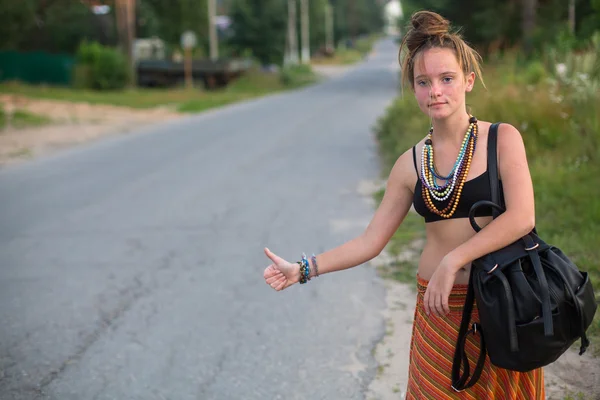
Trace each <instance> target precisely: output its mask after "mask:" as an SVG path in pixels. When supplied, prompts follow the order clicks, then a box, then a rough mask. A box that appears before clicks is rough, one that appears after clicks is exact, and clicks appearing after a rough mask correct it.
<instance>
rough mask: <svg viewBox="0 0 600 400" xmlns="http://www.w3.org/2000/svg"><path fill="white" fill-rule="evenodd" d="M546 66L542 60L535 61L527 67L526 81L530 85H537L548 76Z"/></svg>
mask: <svg viewBox="0 0 600 400" xmlns="http://www.w3.org/2000/svg"><path fill="white" fill-rule="evenodd" d="M546 75H547V74H546V68H545V67H544V64H542V63H541V62H540V61H533V62H531V63H529V64H528V65H527V68H526V69H525V81H526V83H527V84H529V85H537V84H538V83H540V82H542V80H543V79H544V78H545V77H546Z"/></svg>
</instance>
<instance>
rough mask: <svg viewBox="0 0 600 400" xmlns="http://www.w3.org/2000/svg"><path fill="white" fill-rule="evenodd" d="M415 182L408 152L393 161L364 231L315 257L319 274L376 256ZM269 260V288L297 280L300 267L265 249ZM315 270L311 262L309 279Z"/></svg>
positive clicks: (406, 205)
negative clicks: (381, 198) (380, 197)
mask: <svg viewBox="0 0 600 400" xmlns="http://www.w3.org/2000/svg"><path fill="white" fill-rule="evenodd" d="M414 183H415V173H414V167H413V163H412V153H411V151H407V152H406V153H404V154H403V155H402V156H400V158H398V160H397V161H396V163H395V165H394V167H393V168H392V171H391V172H390V176H389V178H388V181H387V187H386V191H385V194H384V196H383V200H382V201H381V204H380V205H379V207H378V208H377V211H376V212H375V214H374V216H373V218H372V220H371V222H370V223H369V225H368V226H367V228H366V229H365V231H364V232H363V233H362V234H361V235H360V236H357V237H356V238H354V239H352V240H350V241H348V242H346V243H344V244H342V245H340V246H338V247H335V248H333V249H331V250H328V251H326V252H324V253H322V254H319V255H317V257H316V260H317V266H318V269H319V275H323V274H327V273H330V272H334V271H341V270H344V269H348V268H351V267H354V266H357V265H360V264H363V263H364V262H366V261H369V260H371V259H372V258H374V257H376V256H377V255H378V254H379V253H381V251H382V250H383V248H384V247H385V245H386V244H387V243H388V241H389V240H390V238H391V237H392V235H393V234H394V232H395V231H396V230H397V229H398V227H399V226H400V224H401V223H402V221H403V220H404V217H405V216H406V214H407V213H408V211H409V209H410V207H411V204H412V190H411V187H412V186H414ZM265 254H266V255H267V257H269V258H270V259H271V261H272V264H271V265H269V266H268V267H267V268H266V269H265V272H264V277H265V280H266V282H267V284H269V285H270V286H271V287H272V288H274V289H276V290H282V289H285V288H287V287H289V286H291V285H293V284H294V283H296V282H298V281H299V279H300V266H299V265H298V264H296V263H290V262H288V261H286V260H284V259H282V258H281V257H279V256H277V255H276V254H274V253H272V252H271V251H269V250H268V249H265ZM314 274H315V268H314V266H313V265H312V263H311V276H314Z"/></svg>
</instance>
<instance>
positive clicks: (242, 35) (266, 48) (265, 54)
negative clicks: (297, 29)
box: [229, 0, 287, 65]
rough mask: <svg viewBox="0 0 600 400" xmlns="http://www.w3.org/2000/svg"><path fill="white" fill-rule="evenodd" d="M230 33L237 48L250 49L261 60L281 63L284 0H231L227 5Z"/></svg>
mask: <svg viewBox="0 0 600 400" xmlns="http://www.w3.org/2000/svg"><path fill="white" fill-rule="evenodd" d="M230 17H231V19H232V30H233V33H232V37H231V38H230V39H229V43H230V45H231V46H233V47H234V48H235V49H236V50H237V52H239V53H242V52H244V51H246V50H250V51H251V52H252V54H253V55H254V56H255V57H256V58H257V59H258V60H259V61H260V62H261V63H262V64H263V65H267V64H277V65H279V64H281V63H282V62H283V54H284V51H285V40H286V23H287V2H284V1H282V0H235V1H234V2H233V3H232V5H231V12H230Z"/></svg>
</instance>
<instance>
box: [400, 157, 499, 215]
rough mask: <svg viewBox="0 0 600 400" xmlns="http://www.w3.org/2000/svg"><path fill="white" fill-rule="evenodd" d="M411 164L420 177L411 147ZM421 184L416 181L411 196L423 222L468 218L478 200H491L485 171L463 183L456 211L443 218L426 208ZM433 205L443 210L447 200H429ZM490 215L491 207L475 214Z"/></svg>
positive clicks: (481, 208) (488, 181)
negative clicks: (412, 163) (423, 219)
mask: <svg viewBox="0 0 600 400" xmlns="http://www.w3.org/2000/svg"><path fill="white" fill-rule="evenodd" d="M412 150H413V162H414V164H415V170H416V171H417V177H420V176H421V175H420V173H419V168H417V157H416V150H415V147H413V149H412ZM499 182H500V193H499V194H500V199H501V200H502V202H504V199H503V193H502V181H499ZM422 185H423V184H422V183H421V179H420V178H419V179H417V183H416V184H415V192H414V195H413V206H414V208H415V211H416V212H417V213H418V214H419V215H420V216H422V217H423V218H425V222H434V221H441V220H444V219H453V218H468V217H469V211H470V210H471V206H473V204H475V203H476V202H478V201H479V200H491V199H492V194H491V191H490V178H489V177H488V171H487V169H486V171H485V172H484V173H483V174H481V175H479V176H478V177H476V178H473V179H470V180H468V181H466V182H465V185H464V187H463V190H462V193H461V196H460V200H459V201H458V206H457V207H456V211H455V212H454V214H452V216H451V217H450V218H444V217H441V216H439V215H437V214H434V213H432V212H431V211H429V209H428V208H427V205H426V204H425V201H424V200H423V193H422ZM431 200H432V201H433V204H435V206H436V208H437V209H438V210H440V209H443V208H444V207H446V205H447V204H448V201H449V200H446V201H437V200H435V199H433V198H432V199H431ZM491 215H492V209H491V207H479V208H478V209H477V211H476V213H475V216H476V217H488V216H491Z"/></svg>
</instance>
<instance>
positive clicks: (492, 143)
mask: <svg viewBox="0 0 600 400" xmlns="http://www.w3.org/2000/svg"><path fill="white" fill-rule="evenodd" d="M499 126H500V123H499V122H496V123H494V124H492V125H491V126H490V130H489V133H488V143H487V145H488V146H487V165H488V176H489V178H490V192H491V195H492V198H491V200H492V202H494V203H496V204H498V205H499V206H500V207H503V208H504V204H501V203H502V202H501V200H500V181H499V180H498V156H497V154H498V127H499ZM498 215H500V212H499V211H498V210H496V209H492V216H493V217H494V218H497V217H498Z"/></svg>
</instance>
